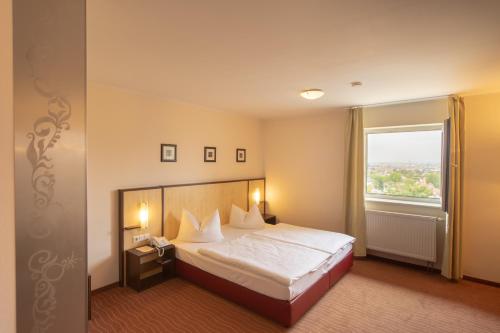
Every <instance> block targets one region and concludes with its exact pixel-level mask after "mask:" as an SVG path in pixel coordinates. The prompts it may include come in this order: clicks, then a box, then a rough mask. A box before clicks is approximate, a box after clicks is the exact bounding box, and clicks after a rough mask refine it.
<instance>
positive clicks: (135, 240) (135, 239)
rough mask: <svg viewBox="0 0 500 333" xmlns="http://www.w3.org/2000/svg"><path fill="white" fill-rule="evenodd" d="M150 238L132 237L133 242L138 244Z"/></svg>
mask: <svg viewBox="0 0 500 333" xmlns="http://www.w3.org/2000/svg"><path fill="white" fill-rule="evenodd" d="M149 238H150V235H149V234H141V235H135V236H132V242H134V243H138V242H142V241H145V240H148V239H149Z"/></svg>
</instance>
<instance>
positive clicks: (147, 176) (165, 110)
mask: <svg viewBox="0 0 500 333" xmlns="http://www.w3.org/2000/svg"><path fill="white" fill-rule="evenodd" d="M87 117H88V123H87V139H88V162H87V163H88V243H89V245H88V255H89V272H90V273H91V274H92V285H93V286H92V287H93V288H94V289H95V288H99V287H102V286H104V285H107V284H110V283H113V282H116V281H117V280H118V243H117V242H118V220H117V195H116V190H117V189H119V188H126V187H136V186H150V185H159V184H170V183H185V182H199V181H207V180H223V179H238V178H248V177H261V176H263V175H264V167H263V153H262V151H261V147H262V142H261V141H262V135H261V131H262V124H261V121H260V120H257V119H254V118H248V117H246V116H240V115H235V114H228V113H224V112H219V111H214V110H209V109H206V108H202V107H198V106H193V105H188V104H182V103H176V102H171V101H170V102H169V101H160V100H156V99H154V98H151V97H147V96H143V95H140V94H137V93H132V92H128V91H125V90H120V89H116V88H112V87H107V86H103V85H98V84H89V87H88V104H87ZM160 143H174V144H177V147H178V152H177V154H178V156H177V159H178V162H177V163H160ZM205 145H206V146H216V147H217V162H216V163H204V162H203V147H204V146H205ZM236 148H246V149H247V162H246V163H236V162H235V159H236Z"/></svg>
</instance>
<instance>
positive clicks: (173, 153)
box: [161, 143, 177, 162]
mask: <svg viewBox="0 0 500 333" xmlns="http://www.w3.org/2000/svg"><path fill="white" fill-rule="evenodd" d="M161 161H162V162H177V145H172V144H163V143H162V144H161Z"/></svg>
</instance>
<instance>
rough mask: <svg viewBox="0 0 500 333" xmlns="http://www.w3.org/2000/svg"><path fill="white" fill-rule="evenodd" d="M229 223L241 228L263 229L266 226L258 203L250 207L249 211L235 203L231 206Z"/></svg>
mask: <svg viewBox="0 0 500 333" xmlns="http://www.w3.org/2000/svg"><path fill="white" fill-rule="evenodd" d="M229 225H230V226H232V227H235V228H241V229H262V228H264V227H265V225H266V222H264V219H263V218H262V215H261V214H260V210H259V207H258V206H257V205H256V204H255V205H253V206H252V207H251V208H250V210H249V211H248V213H247V212H245V211H244V210H243V209H241V208H240V207H238V206H235V205H233V206H232V207H231V215H230V217H229Z"/></svg>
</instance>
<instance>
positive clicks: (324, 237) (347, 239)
mask: <svg viewBox="0 0 500 333" xmlns="http://www.w3.org/2000/svg"><path fill="white" fill-rule="evenodd" d="M253 234H254V235H258V236H261V237H265V238H268V239H273V240H278V241H281V242H286V243H292V244H296V245H301V246H304V247H307V248H310V249H315V250H318V251H323V252H326V253H329V254H335V253H337V251H339V250H340V249H342V248H343V247H344V246H346V245H347V244H349V243H354V241H355V240H356V239H355V238H354V237H351V236H349V235H345V234H341V233H338V232H332V231H324V230H318V229H311V228H304V227H298V226H294V225H291V224H286V223H279V224H277V225H275V226H273V227H272V228H266V229H262V230H259V231H255V232H254V233H253Z"/></svg>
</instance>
